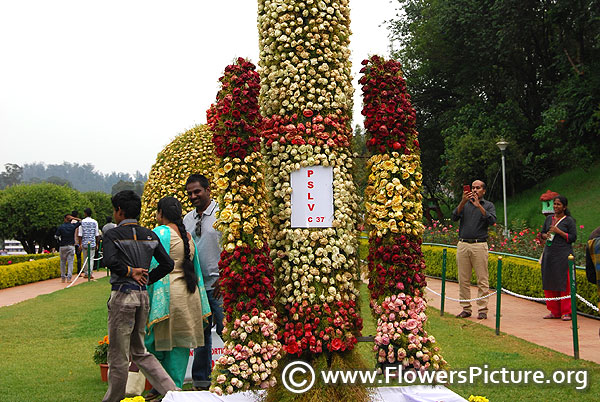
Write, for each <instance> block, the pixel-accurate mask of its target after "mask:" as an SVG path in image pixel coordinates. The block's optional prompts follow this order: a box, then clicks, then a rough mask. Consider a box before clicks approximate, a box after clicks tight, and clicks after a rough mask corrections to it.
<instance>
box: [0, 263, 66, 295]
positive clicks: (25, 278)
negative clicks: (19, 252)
mask: <svg viewBox="0 0 600 402" xmlns="http://www.w3.org/2000/svg"><path fill="white" fill-rule="evenodd" d="M58 277H60V258H59V257H56V256H55V257H52V258H45V259H38V260H37V261H25V262H20V263H16V264H10V265H2V266H0V289H4V288H10V287H13V286H18V285H24V284H26V283H32V282H38V281H44V280H46V279H52V278H58Z"/></svg>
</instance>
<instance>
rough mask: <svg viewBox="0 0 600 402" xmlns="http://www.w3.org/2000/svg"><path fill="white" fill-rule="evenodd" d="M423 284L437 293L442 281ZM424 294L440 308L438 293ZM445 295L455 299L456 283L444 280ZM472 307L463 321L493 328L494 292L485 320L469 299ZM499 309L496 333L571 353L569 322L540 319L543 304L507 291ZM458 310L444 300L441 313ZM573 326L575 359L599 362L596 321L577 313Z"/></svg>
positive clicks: (474, 293) (599, 322)
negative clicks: (576, 347) (575, 329)
mask: <svg viewBox="0 0 600 402" xmlns="http://www.w3.org/2000/svg"><path fill="white" fill-rule="evenodd" d="M427 286H428V287H429V288H431V289H432V290H433V291H435V292H437V293H440V294H441V293H442V281H441V280H439V279H432V278H427ZM509 290H510V289H509ZM425 297H426V298H427V302H428V304H429V305H430V306H432V307H435V308H437V309H439V308H440V301H441V297H440V296H437V295H435V294H433V293H432V292H426V296H425ZM446 297H452V298H454V299H458V298H459V297H458V283H455V282H446ZM475 297H477V288H476V287H475V286H472V287H471V298H475ZM472 306H473V316H471V317H469V318H463V319H464V320H469V321H473V322H478V323H480V324H483V325H485V326H487V327H490V328H494V329H495V328H496V295H493V296H491V297H490V298H489V304H488V308H489V311H488V318H487V320H478V319H477V304H476V302H473V303H472ZM500 308H501V312H500V332H505V333H507V334H510V335H514V336H516V337H518V338H521V339H525V340H527V341H529V342H532V343H535V344H537V345H541V346H545V347H547V348H549V349H553V350H556V351H558V352H561V353H564V354H566V355H569V356H573V326H572V321H562V320H544V319H543V318H542V317H543V316H545V315H546V314H548V310H547V309H546V305H545V304H541V303H537V302H534V301H529V300H524V299H521V298H518V297H515V296H510V295H507V294H502V300H501V306H500ZM461 311H462V308H461V306H460V304H459V303H458V302H455V301H450V300H447V299H446V303H445V305H444V315H453V316H454V315H456V314H458V313H460V312H461ZM577 327H578V331H579V358H580V359H584V360H590V361H593V362H595V363H598V364H600V338H599V337H598V329H599V328H600V320H595V319H593V318H587V317H583V316H581V315H578V316H577Z"/></svg>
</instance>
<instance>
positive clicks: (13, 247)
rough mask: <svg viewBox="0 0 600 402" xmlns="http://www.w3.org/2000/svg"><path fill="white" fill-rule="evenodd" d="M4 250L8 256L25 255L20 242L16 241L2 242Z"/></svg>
mask: <svg viewBox="0 0 600 402" xmlns="http://www.w3.org/2000/svg"><path fill="white" fill-rule="evenodd" d="M4 249H5V250H6V251H7V252H8V254H9V255H14V254H27V253H26V252H25V249H24V248H23V246H22V245H21V242H20V241H18V240H4Z"/></svg>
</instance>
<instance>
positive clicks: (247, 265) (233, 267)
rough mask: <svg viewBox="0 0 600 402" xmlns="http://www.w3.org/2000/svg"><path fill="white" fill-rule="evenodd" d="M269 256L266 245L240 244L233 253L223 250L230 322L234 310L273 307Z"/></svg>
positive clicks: (221, 265)
mask: <svg viewBox="0 0 600 402" xmlns="http://www.w3.org/2000/svg"><path fill="white" fill-rule="evenodd" d="M268 256H269V247H268V246H267V245H264V246H263V247H262V248H261V249H251V248H250V247H249V246H241V247H236V248H235V250H234V252H233V253H228V252H226V251H223V252H221V260H220V261H219V269H220V272H221V275H220V284H221V289H222V293H223V307H224V312H225V318H226V320H227V322H231V321H232V320H233V315H232V314H233V313H234V312H235V311H238V312H239V311H251V310H252V309H254V308H258V309H260V310H268V309H269V308H270V307H271V306H273V300H274V298H275V288H274V287H273V279H272V278H273V263H272V261H271V258H269V257H268Z"/></svg>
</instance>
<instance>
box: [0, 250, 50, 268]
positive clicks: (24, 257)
mask: <svg viewBox="0 0 600 402" xmlns="http://www.w3.org/2000/svg"><path fill="white" fill-rule="evenodd" d="M57 256H58V253H43V254H14V255H0V266H2V265H11V264H18V263H20V262H25V261H31V260H43V259H46V258H52V257H57Z"/></svg>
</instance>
